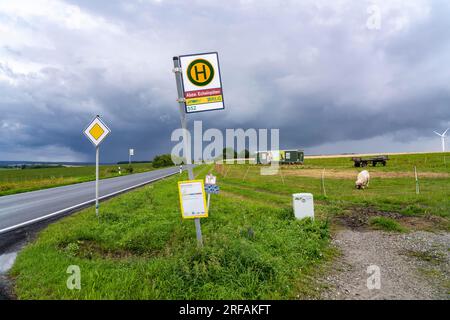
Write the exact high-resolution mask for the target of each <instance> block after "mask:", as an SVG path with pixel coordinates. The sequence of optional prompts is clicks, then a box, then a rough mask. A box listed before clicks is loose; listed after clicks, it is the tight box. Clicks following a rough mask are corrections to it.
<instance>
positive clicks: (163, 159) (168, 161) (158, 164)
mask: <svg viewBox="0 0 450 320" xmlns="http://www.w3.org/2000/svg"><path fill="white" fill-rule="evenodd" d="M152 165H153V167H154V168H162V167H170V166H173V165H174V163H173V162H172V157H171V155H170V154H161V155H157V156H155V158H153V161H152Z"/></svg>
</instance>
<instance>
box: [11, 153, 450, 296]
mask: <svg viewBox="0 0 450 320" xmlns="http://www.w3.org/2000/svg"><path fill="white" fill-rule="evenodd" d="M422 156H423V157H427V160H425V159H423V158H422ZM440 157H441V155H440V154H431V155H421V157H419V158H416V157H413V158H414V163H413V162H411V158H410V156H396V157H394V156H393V157H392V159H393V160H392V161H391V162H389V164H388V167H386V168H383V167H377V168H369V170H370V172H371V175H372V176H373V178H372V181H371V184H370V187H369V188H368V189H366V190H355V189H354V180H355V176H356V173H357V170H356V169H355V168H352V167H351V163H350V162H349V160H348V159H344V160H342V159H314V160H309V161H308V162H307V164H305V166H303V167H300V166H299V167H292V166H289V167H283V169H282V174H280V175H275V176H261V175H260V174H259V169H260V167H256V166H248V165H225V166H215V167H214V170H215V171H216V174H217V175H218V183H219V185H220V186H221V194H220V195H217V196H215V195H213V196H212V201H211V212H210V217H209V218H207V219H202V230H203V235H204V240H205V247H204V248H203V249H202V250H198V249H197V248H196V240H195V228H194V223H193V221H183V220H182V219H181V217H180V213H179V205H178V198H177V197H178V194H177V185H176V181H177V180H178V179H186V175H185V174H184V175H183V176H181V177H180V176H177V177H172V178H169V179H167V180H164V181H160V182H157V183H155V184H154V185H150V186H147V187H144V188H142V189H140V190H137V191H134V192H131V193H128V194H125V195H122V196H119V197H117V198H114V199H111V200H109V201H107V202H105V203H104V205H102V213H101V215H102V217H101V220H100V222H98V221H97V220H96V218H95V213H94V210H93V209H92V208H91V209H87V210H84V211H82V212H80V213H77V214H74V215H73V216H70V217H67V218H64V219H63V220H61V221H60V222H57V223H55V224H53V225H51V226H49V227H48V228H47V229H46V230H45V231H43V232H42V233H41V234H40V235H39V237H38V239H37V241H36V242H34V243H33V244H30V245H29V246H27V247H26V248H25V249H24V250H23V251H22V252H21V253H20V254H19V256H18V259H17V261H16V264H15V266H14V268H13V269H12V271H11V275H12V277H13V278H14V279H15V280H16V293H17V295H18V297H19V298H22V299H30V298H36V299H38V298H68V299H95V298H102V299H103V298H106V299H176V298H180V299H200V298H206V299H209V298H218V299H241V298H245V299H260V298H273V299H281V298H283V299H285V298H287V299H291V298H294V299H295V298H304V297H316V296H317V294H318V293H317V291H316V289H315V288H316V284H315V283H314V281H312V280H313V279H314V275H315V272H316V271H317V270H318V269H319V270H320V266H321V265H322V262H323V261H324V260H326V259H325V258H326V257H328V256H329V255H330V254H331V251H330V250H329V249H328V233H329V223H328V222H329V221H333V224H334V222H337V221H341V220H340V219H343V220H342V221H347V222H354V219H355V218H358V219H356V221H357V222H360V220H361V219H360V217H361V216H364V217H365V218H367V219H366V221H363V222H364V223H363V224H365V227H367V228H370V227H371V226H372V227H375V228H383V229H390V230H391V231H393V232H395V231H402V232H408V230H410V229H413V228H423V229H430V228H431V229H433V230H436V229H445V230H447V231H448V229H449V224H448V221H449V220H448V219H449V216H450V187H449V186H450V184H449V183H450V177H449V169H448V165H447V164H446V163H444V162H443V161H442V164H440V161H439V158H440ZM425 161H426V162H425ZM425 163H427V164H428V165H429V167H427V166H425ZM414 165H416V166H417V167H418V170H419V177H420V188H421V189H420V194H419V195H416V193H415V183H414V178H413V176H412V178H411V175H410V172H411V166H414ZM324 167H326V168H327V169H326V170H325V189H326V196H325V195H324V194H323V193H324V192H323V189H322V183H321V179H320V176H321V172H322V168H324ZM209 168H212V167H208V166H203V167H199V168H196V171H197V174H198V175H199V177H204V175H205V174H206V171H207V170H208V169H209ZM427 173H430V174H427ZM431 173H433V174H431ZM421 174H422V176H421ZM244 177H245V178H244ZM296 192H311V193H313V194H314V196H315V212H316V221H315V222H311V221H308V220H306V221H296V220H295V219H294V218H293V213H292V209H291V206H292V205H291V199H292V197H291V194H292V193H296ZM380 217H381V218H380ZM347 218H348V219H347ZM346 219H347V220H346ZM389 219H392V220H395V221H396V222H397V223H398V224H397V223H391V222H392V221H391V220H389ZM349 224H350V223H349ZM69 265H78V266H80V268H81V277H82V281H81V282H82V288H81V290H79V291H78V290H69V289H67V287H66V280H67V277H68V276H69V274H67V273H66V269H67V267H68V266H69Z"/></svg>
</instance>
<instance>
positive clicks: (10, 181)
mask: <svg viewBox="0 0 450 320" xmlns="http://www.w3.org/2000/svg"><path fill="white" fill-rule="evenodd" d="M119 166H120V167H121V175H126V174H129V172H128V171H127V170H126V168H127V167H128V164H125V165H124V164H121V165H102V166H100V179H105V178H112V177H117V176H119V172H118V167H119ZM132 168H133V173H139V172H145V171H150V170H153V167H152V165H151V163H133V164H132ZM92 180H95V166H82V167H55V168H41V169H22V170H21V169H3V170H0V196H4V195H8V194H15V193H20V192H27V191H33V190H39V189H45V188H52V187H58V186H63V185H68V184H73V183H79V182H86V181H92Z"/></svg>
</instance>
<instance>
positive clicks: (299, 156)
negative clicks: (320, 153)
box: [256, 149, 305, 164]
mask: <svg viewBox="0 0 450 320" xmlns="http://www.w3.org/2000/svg"><path fill="white" fill-rule="evenodd" d="M304 158H305V154H304V152H303V150H299V149H297V150H271V151H258V152H257V153H256V163H257V164H270V163H272V161H275V162H278V163H279V164H303V161H304Z"/></svg>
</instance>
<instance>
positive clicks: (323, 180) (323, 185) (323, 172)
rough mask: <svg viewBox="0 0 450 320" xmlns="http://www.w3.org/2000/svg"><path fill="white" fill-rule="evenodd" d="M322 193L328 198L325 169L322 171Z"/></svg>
mask: <svg viewBox="0 0 450 320" xmlns="http://www.w3.org/2000/svg"><path fill="white" fill-rule="evenodd" d="M322 192H323V195H324V197H326V196H327V191H326V190H325V168H323V170H322Z"/></svg>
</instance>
